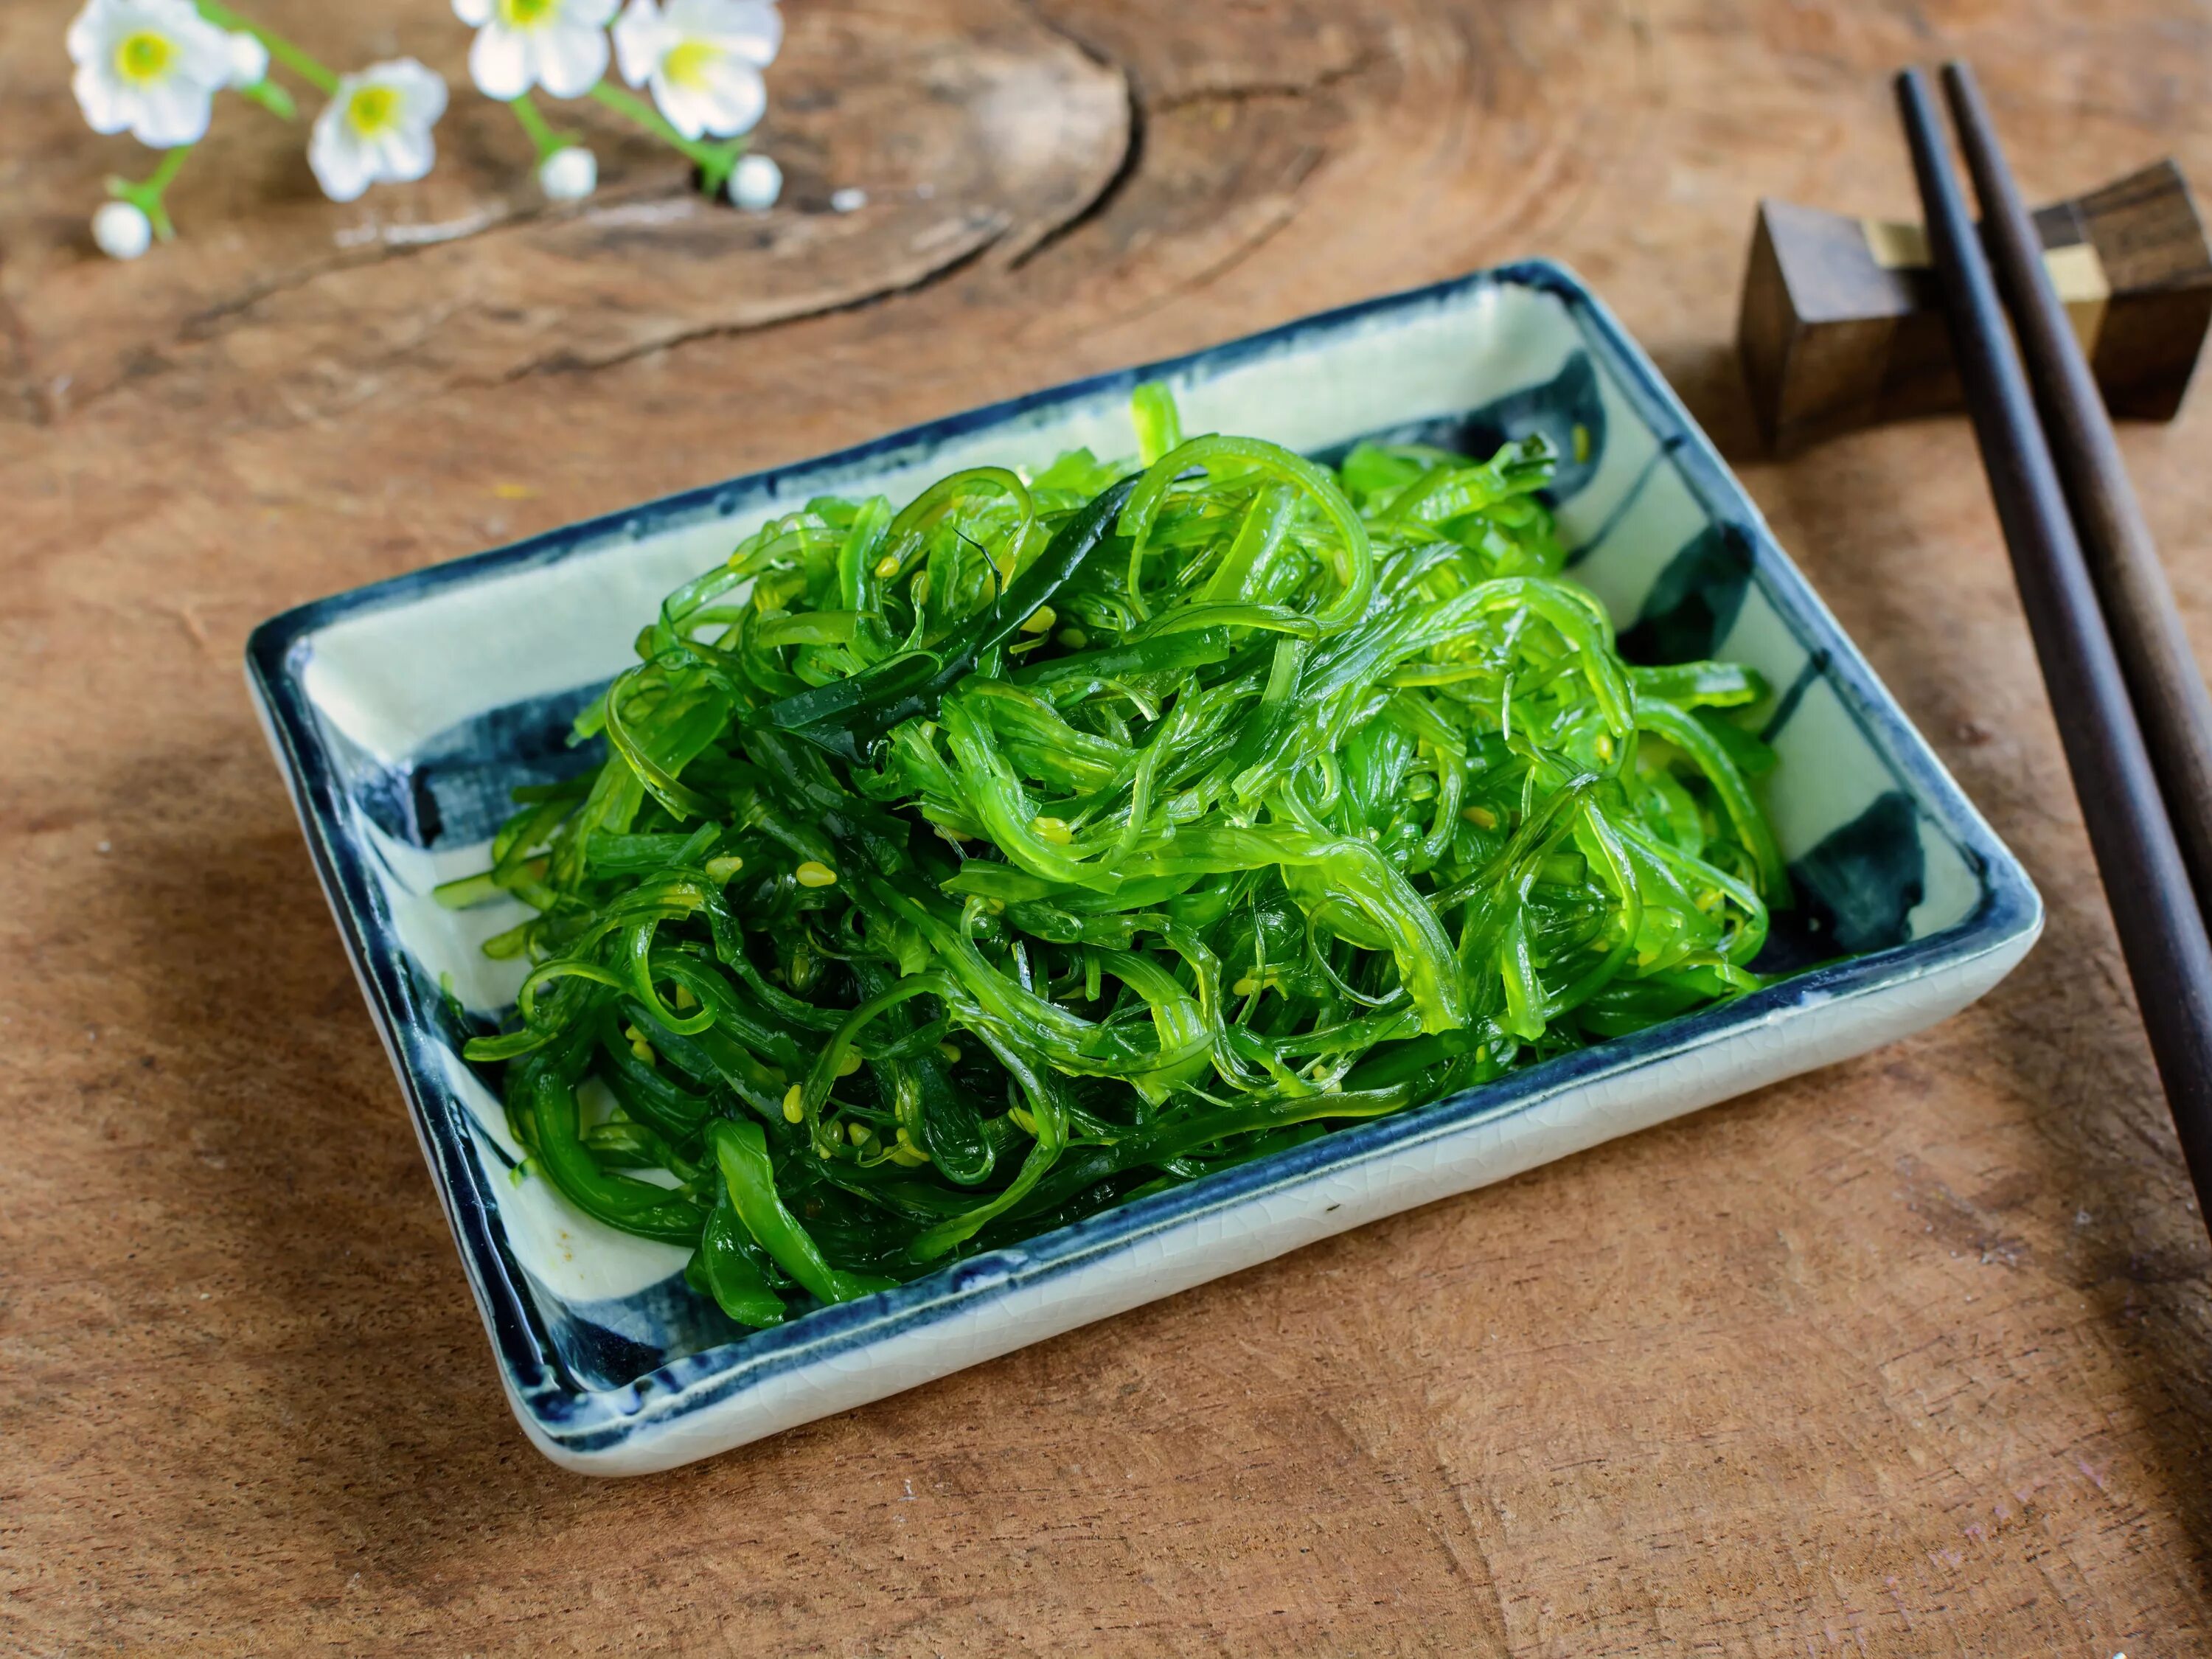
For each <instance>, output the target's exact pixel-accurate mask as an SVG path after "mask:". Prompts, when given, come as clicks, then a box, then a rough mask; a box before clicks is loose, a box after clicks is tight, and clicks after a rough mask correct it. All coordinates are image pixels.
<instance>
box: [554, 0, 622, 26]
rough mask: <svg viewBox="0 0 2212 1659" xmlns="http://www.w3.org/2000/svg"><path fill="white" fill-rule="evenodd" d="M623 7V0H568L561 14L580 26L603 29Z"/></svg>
mask: <svg viewBox="0 0 2212 1659" xmlns="http://www.w3.org/2000/svg"><path fill="white" fill-rule="evenodd" d="M621 9H622V0H568V5H567V6H566V7H565V8H563V9H562V13H561V15H562V17H563V18H565V19H566V20H567V21H569V22H571V23H574V24H576V25H578V26H579V27H590V28H595V29H603V28H605V27H606V26H607V25H608V24H609V23H611V22H612V21H614V17H615V14H616V13H617V12H618V11H620V10H621Z"/></svg>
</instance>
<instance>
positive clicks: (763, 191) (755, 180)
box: [730, 154, 783, 213]
mask: <svg viewBox="0 0 2212 1659" xmlns="http://www.w3.org/2000/svg"><path fill="white" fill-rule="evenodd" d="M782 194H783V169H782V168H781V167H778V166H776V164H775V158H774V157H773V156H768V155H757V154H755V155H741V156H739V157H738V164H737V166H736V167H732V169H731V170H730V200H731V201H732V202H733V203H735V204H737V205H738V206H739V207H741V208H744V209H747V210H750V211H751V212H754V213H760V212H763V211H764V210H767V209H769V208H772V207H774V206H775V198H776V197H779V196H781V195H782Z"/></svg>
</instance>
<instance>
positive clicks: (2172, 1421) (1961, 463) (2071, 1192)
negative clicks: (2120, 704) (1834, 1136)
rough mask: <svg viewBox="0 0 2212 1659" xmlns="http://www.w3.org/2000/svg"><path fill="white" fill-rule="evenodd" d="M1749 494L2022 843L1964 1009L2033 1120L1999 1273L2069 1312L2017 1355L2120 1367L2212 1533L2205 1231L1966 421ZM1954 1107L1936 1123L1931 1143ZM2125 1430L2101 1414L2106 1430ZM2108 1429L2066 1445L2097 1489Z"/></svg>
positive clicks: (1857, 449)
mask: <svg viewBox="0 0 2212 1659" xmlns="http://www.w3.org/2000/svg"><path fill="white" fill-rule="evenodd" d="M1908 486H1909V488H1908ZM1762 493H1764V494H1767V495H1771V496H1772V497H1774V498H1775V499H1773V500H1771V501H1768V502H1765V503H1763V505H1765V506H1766V507H1767V509H1768V512H1769V514H1770V517H1771V520H1772V521H1773V523H1774V527H1775V531H1776V533H1777V535H1778V537H1779V538H1780V539H1781V540H1782V541H1783V543H1784V545H1785V546H1787V547H1788V548H1789V549H1790V552H1791V553H1792V555H1793V556H1795V557H1796V559H1797V560H1798V562H1799V563H1800V564H1801V565H1802V567H1803V568H1804V570H1805V572H1806V574H1807V575H1808V577H1809V578H1810V579H1811V580H1812V581H1813V583H1814V586H1816V587H1817V588H1819V589H1820V592H1821V594H1822V596H1823V597H1824V598H1825V599H1826V600H1827V602H1828V603H1829V605H1831V607H1832V609H1834V611H1836V612H1837V614H1838V618H1839V620H1840V621H1841V622H1842V623H1843V625H1844V629H1846V631H1848V632H1849V633H1850V635H1851V636H1852V637H1853V638H1854V639H1855V640H1857V641H1858V642H1859V643H1860V645H1861V646H1862V647H1863V649H1864V650H1865V651H1866V653H1867V656H1868V658H1869V660H1870V661H1871V662H1872V663H1873V665H1874V666H1875V670H1876V671H1878V672H1879V673H1880V674H1881V677H1882V678H1883V679H1884V681H1885V682H1887V684H1889V685H1890V687H1891V688H1892V689H1893V690H1894V691H1895V693H1896V694H1897V696H1898V699H1899V702H1901V703H1902V704H1903V705H1904V707H1905V710H1906V712H1907V713H1908V714H1910V715H1911V717H1912V718H1913V720H1915V722H1916V723H1917V725H1918V726H1920V728H1921V729H1922V731H1923V732H1925V733H1926V734H1927V735H1928V736H1929V739H1930V741H1931V742H1932V743H1933V744H1935V746H1936V749H1937V750H1938V752H1939V753H1940V754H1941V755H1942V758H1943V760H1944V762H1945V763H1946V764H1947V765H1948V766H1949V767H1950V768H1951V769H1953V770H1954V773H1955V774H1956V775H1958V777H1959V779H1960V782H1961V783H1962V784H1963V785H1965V787H1966V790H1967V793H1969V794H1970V795H1971V796H1972V798H1973V799H1974V800H1975V801H1976V803H1977V804H1978V805H1979V806H1980V807H1981V809H1982V811H1984V813H1985V814H1986V815H1987V816H1988V817H1989V818H1990V822H1991V823H1992V824H1993V825H1994V826H1995V828H1996V830H1997V833H1998V834H1999V835H2000V836H2002V837H2004V839H2005V840H2006V841H2007V842H2008V843H2009V844H2010V845H2011V846H2012V847H2013V848H2014V849H2015V851H2016V852H2017V853H2018V854H2020V856H2021V860H2022V861H2023V862H2024V863H2025V864H2026V865H2027V867H2028V869H2029V871H2030V872H2031V874H2032V875H2033V878H2034V879H2035V881H2036V883H2037V884H2038V885H2039V887H2040V888H2041V890H2042V891H2043V895H2044V898H2045V904H2046V905H2047V907H2048V909H2049V922H2048V925H2047V928H2046V931H2045V935H2044V938H2043V939H2042V941H2041V943H2040V944H2039V945H2038V946H2037V948H2036V949H2035V951H2033V953H2032V954H2031V955H2030V956H2029V957H2028V958H2027V962H2026V963H2023V964H2022V965H2021V968H2020V969H2017V970H2016V971H2015V974H2014V975H2013V976H2012V977H2011V978H2010V979H2009V980H2008V981H2006V982H2005V984H2003V985H2002V986H2001V987H1998V989H1997V990H1996V992H1994V993H1993V994H1991V996H1990V999H1989V1000H1988V1001H1987V1003H1985V1004H1984V1006H1983V1007H1982V1008H1980V1009H1979V1010H1977V1011H1976V1012H1974V1013H1972V1015H1969V1016H1966V1017H1965V1018H1972V1019H1973V1020H1976V1021H1978V1022H1983V1023H1984V1024H1985V1025H1992V1026H1994V1027H1995V1028H1996V1030H1997V1032H1998V1033H1999V1034H2000V1035H1999V1036H1998V1038H1997V1040H1996V1041H1991V1040H1990V1036H1987V1035H1984V1036H1982V1037H1981V1038H1980V1039H1979V1040H1978V1042H1977V1044H1976V1048H1977V1051H1978V1054H1982V1055H1994V1056H1996V1059H1997V1060H1998V1062H1999V1064H2001V1066H2002V1076H2001V1077H2000V1078H1997V1079H1990V1080H1989V1083H1990V1085H1991V1086H1994V1087H1996V1088H1997V1089H1998V1090H2000V1091H2002V1094H2003V1095H2004V1096H2005V1097H2008V1100H2009V1101H2010V1102H2012V1103H2016V1109H2017V1120H2016V1121H2018V1123H2019V1125H2020V1127H2021V1130H2022V1131H2024V1133H2018V1134H2010V1133H2008V1136H2007V1139H2006V1141H2005V1145H2004V1149H2003V1152H2002V1156H2003V1157H2004V1158H2006V1159H2008V1160H2009V1161H2010V1162H2012V1163H2013V1164H2016V1165H2019V1166H2021V1167H2019V1169H2018V1170H2017V1173H2016V1174H2015V1175H2013V1176H2008V1177H2007V1178H2006V1179H2005V1180H2004V1181H2002V1182H2000V1183H1998V1184H1999V1186H2000V1187H2002V1188H2004V1190H2003V1191H2002V1192H2001V1193H1996V1194H1994V1195H1993V1196H1991V1197H1990V1200H1989V1202H1988V1205H1987V1206H1984V1208H1985V1209H1987V1210H1989V1211H1990V1212H1996V1211H2001V1212H2002V1215H2003V1218H2004V1219H2003V1222H2002V1225H2003V1227H2005V1228H2008V1229H2014V1230H2017V1231H2020V1232H2022V1233H2025V1234H2027V1235H2028V1237H2031V1238H2032V1239H2033V1244H2034V1248H2033V1249H2032V1250H2031V1251H2029V1252H2027V1253H2026V1254H2024V1255H2022V1256H2021V1260H2019V1261H2017V1262H2010V1261H2008V1262H2007V1267H2008V1270H2016V1271H2018V1272H2020V1273H2022V1274H2024V1275H2028V1276H2029V1277H2028V1278H2027V1280H2026V1282H2024V1283H2022V1284H2021V1285H2020V1286H2019V1288H2018V1290H2017V1292H2016V1293H2017V1294H2018V1295H2019V1296H2021V1297H2034V1298H2039V1299H2040V1300H2041V1301H2042V1302H2043V1303H2045V1304H2047V1306H2048V1310H2049V1313H2048V1316H2049V1318H2050V1319H2051V1322H2052V1324H2053V1326H2054V1328H2063V1337H2062V1338H2061V1339H2060V1343H2061V1350H2053V1351H2046V1352H2045V1354H2043V1355H2039V1356H2031V1357H2029V1358H2027V1360H2026V1361H2024V1363H2027V1364H2032V1365H2035V1366H2040V1365H2042V1364H2065V1365H2067V1366H2069V1367H2071V1368H2073V1369H2070V1370H2068V1371H2067V1372H2066V1373H2064V1374H2065V1375H2066V1376H2068V1378H2069V1381H2071V1382H2074V1383H2077V1384H2081V1383H2082V1382H2083V1376H2084V1373H2087V1374H2088V1375H2089V1376H2092V1377H2093V1376H2094V1375H2095V1373H2096V1371H2097V1370H2098V1368H2100V1367H2103V1366H2109V1367H2110V1368H2111V1369H2112V1370H2113V1371H2116V1372H2117V1373H2118V1375H2119V1376H2121V1377H2122V1378H2124V1392H2125V1396H2126V1401H2125V1406H2124V1408H2123V1409H2122V1410H2121V1411H2120V1412H2118V1413H2115V1414H2114V1415H2115V1416H2117V1417H2118V1418H2120V1419H2129V1418H2132V1419H2135V1424H2136V1425H2138V1426H2139V1431H2140V1432H2141V1433H2142V1435H2143V1436H2144V1437H2147V1438H2148V1442H2149V1443H2150V1445H2151V1446H2152V1447H2154V1449H2155V1453H2156V1455H2155V1457H2154V1459H2153V1460H2147V1464H2146V1467H2145V1468H2142V1471H2141V1474H2142V1476H2143V1477H2144V1478H2145V1479H2146V1480H2148V1481H2149V1482H2152V1483H2154V1484H2155V1485H2157V1486H2160V1488H2162V1491H2161V1494H2160V1495H2161V1496H2162V1498H2163V1499H2164V1502H2165V1504H2166V1507H2167V1508H2168V1509H2169V1510H2171V1511H2172V1513H2173V1514H2174V1515H2175V1516H2178V1517H2179V1520H2180V1522H2181V1523H2182V1526H2183V1528H2184V1529H2185V1531H2186V1532H2187V1533H2189V1534H2191V1535H2192V1536H2194V1537H2197V1538H2199V1539H2202V1538H2204V1537H2207V1536H2212V1484H2208V1483H2206V1482H2204V1481H2203V1480H2201V1479H2198V1478H2197V1472H2201V1471H2202V1469H2203V1467H2204V1460H2205V1457H2206V1455H2207V1449H2208V1446H2212V1368H2208V1367H2207V1366H2206V1364H2205V1359H2204V1357H2205V1355H2206V1353H2207V1352H2212V1319H2208V1317H2207V1308H2208V1303H2207V1298H2206V1295H2205V1289H2206V1279H2207V1276H2208V1273H2212V1249H2208V1244H2207V1240H2206V1237H2205V1229H2204V1224H2203V1219H2202V1218H2201V1217H2200V1216H2199V1215H2198V1214H2197V1211H2196V1208H2195V1206H2194V1202H2193V1200H2192V1197H2191V1188H2190V1184H2189V1181H2188V1178H2187V1176H2186V1173H2185V1170H2184V1167H2183V1165H2182V1163H2181V1158H2180V1152H2179V1146H2178V1143H2177V1142H2176V1141H2175V1139H2174V1136H2173V1132H2172V1121H2171V1120H2170V1118H2169V1117H2168V1115H2167V1112H2166V1102H2165V1098H2164V1096H2163V1094H2162V1092H2161V1091H2160V1085H2159V1081H2158V1077H2157V1073H2156V1072H2155V1071H2154V1068H2153V1066H2152V1064H2151V1061H2150V1055H2149V1050H2148V1045H2147V1043H2146V1042H2145V1039H2144V1037H2143V1035H2142V1028H2141V1025H2140V1024H2139V1022H2138V1019H2137V1016H2136V1009H2135V1005H2134V1001H2133V1000H2132V995H2131V992H2130V986H2129V983H2128V981H2127V976H2126V970H2125V968H2124V964H2123V963H2122V961H2121V959H2120V957H2119V953H2118V945H2117V943H2116V941H2115V939H2114V938H2113V935H2112V922H2111V918H2110V915H2109V913H2108V912H2107V910H2106V907H2105V902H2104V895H2103V891H2102V890H2101V888H2100V885H2099V884H2098V881H2097V878H2096V873H2095V866H2094V864H2093V862H2092V861H2091V860H2090V857H2089V854H2088V848H2087V842H2086V840H2085V838H2084V836H2083V834H2082V831H2081V823H2080V819H2079V816H2078V814H2077V812H2076V811H2075V806H2074V801H2073V798H2072V794H2071V784H2070V781H2069V778H2068V775H2067V774H2066V771H2065V769H2064V767H2063V761H2062V758H2061V755H2060V750H2059V747H2058V744H2057V735H2056V731H2055V728H2054V727H2053V726H2052V725H2051V717H2050V714H2049V712H2048V707H2047V704H2046V703H2045V702H2044V701H2043V696H2042V692H2041V690H2040V687H2039V685H2037V684H2035V681H2034V678H2033V668H2032V667H2031V666H2030V665H2031V664H2032V662H2033V658H2032V656H2031V655H2030V654H2029V647H2028V642H2027V634H2026V624H2025V623H2024V622H2023V621H2022V620H2021V615H2020V611H2019V609H2018V604H2017V600H2016V598H2015V592H2014V590H2013V587H2012V585H2011V577H2010V572H2009V568H2008V565H2007V563H2006V562H2005V560H2004V558H2003V556H2002V552H2001V551H2000V550H1998V548H1999V544H1997V539H1996V537H1997V532H1996V524H1995V520H1994V517H1993V509H1992V508H1991V507H1990V501H1989V496H1988V491H1987V487H1986V484H1985V483H1984V479H1983V477H1982V473H1981V471H1980V468H1979V465H1978V462H1977V461H1976V459H1975V457H1974V451H1973V447H1972V439H1971V436H1970V435H1969V432H1968V428H1966V422H1965V421H1964V419H1963V417H1960V418H1959V419H1957V420H1955V421H1937V422H1923V423H1921V424H1919V425H1917V426H1916V427H1914V428H1911V429H1909V430H1908V429H1899V430H1897V431H1893V432H1887V433H1869V434H1862V435H1855V436H1852V437H1849V438H1845V439H1840V440H1838V441H1833V442H1832V443H1830V444H1827V445H1824V446H1821V447H1818V448H1815V449H1814V450H1813V451H1811V452H1809V453H1808V454H1807V455H1806V456H1804V457H1802V458H1801V459H1797V460H1796V461H1794V462H1793V463H1792V464H1791V465H1789V466H1786V467H1779V468H1775V469H1772V470H1771V471H1770V472H1768V473H1766V474H1765V475H1763V479H1762ZM1954 1127H1955V1126H1947V1125H1940V1124H1931V1125H1930V1126H1929V1129H1930V1133H1931V1139H1942V1138H1945V1137H1946V1136H1948V1135H1949V1134H1950V1133H1952V1132H1953V1130H1954ZM2006 1127H2007V1129H2008V1130H2009V1129H2010V1128H2011V1127H2012V1126H2011V1125H2009V1124H2008V1125H2007V1126H2006ZM1947 1201H1950V1202H1956V1203H1958V1205H1959V1207H1960V1210H1961V1211H1962V1212H1968V1211H1972V1210H1973V1209H1974V1206H1973V1205H1972V1204H1971V1203H1967V1202H1964V1201H1959V1200H1948V1198H1947ZM1957 1219H1958V1221H1959V1224H1960V1226H1961V1227H1963V1228H1964V1229H1965V1230H1966V1231H1963V1232H1961V1234H1960V1239H1961V1241H1963V1243H1962V1244H1961V1248H1962V1249H1963V1248H1966V1247H1967V1246H1968V1245H1970V1244H1971V1243H1972V1237H1971V1236H1972V1235H1975V1234H1976V1233H1978V1232H1989V1231H1991V1230H1992V1225H1993V1224H1992V1221H1991V1217H1990V1214H1985V1213H1975V1214H1966V1213H1962V1214H1961V1215H1960V1217H1959V1218H1957ZM1938 1231H1940V1229H1938ZM2006 1254H2007V1253H2006V1252H2004V1251H1998V1252H1997V1253H1996V1255H1997V1256H1998V1258H1999V1259H2003V1258H2004V1256H2005V1255H2006ZM1989 1259H1990V1254H1989V1253H1988V1252H1984V1260H1989ZM2037 1280H2040V1281H2042V1282H2040V1283H2037V1282H2036V1281H2037ZM2062 1350H2063V1358H2061V1357H2060V1352H2061V1351H2062ZM2126 1426H2127V1425H2125V1424H2124V1421H2123V1422H2118V1423H2115V1425H2114V1432H2113V1435H2112V1438H2113V1439H2114V1440H2115V1441H2117V1440H2118V1439H2120V1438H2121V1437H2123V1435H2124V1431H2125V1428H2126ZM2104 1438H2105V1437H2103V1436H2102V1435H2093V1436H2090V1437H2086V1438H2085V1440H2084V1442H2083V1443H2081V1445H2079V1446H2077V1447H2071V1448H2066V1449H2063V1451H2061V1453H2060V1455H2062V1457H2063V1459H2066V1460H2069V1467H2070V1468H2077V1469H2078V1470H2079V1471H2080V1472H2081V1474H2082V1475H2084V1476H2085V1477H2086V1478H2087V1479H2089V1480H2092V1481H2093V1482H2094V1483H2095V1484H2097V1485H2098V1486H2100V1488H2102V1487H2104V1486H2105V1474H2106V1467H2105V1466H2106V1465H2108V1464H2109V1462H2111V1459H2110V1458H2109V1457H2107V1456H2106V1455H2104V1454H2103V1453H2102V1452H2101V1451H2100V1442H2102V1441H2103V1439H2104ZM2114 1496H2115V1501H2118V1494H2117V1492H2116V1493H2115V1494H2114ZM2202 1560H2203V1558H2201V1557H2200V1562H2201V1561H2202ZM2206 1582H2207V1583H2208V1584H2212V1577H2208V1579H2207V1581H2206Z"/></svg>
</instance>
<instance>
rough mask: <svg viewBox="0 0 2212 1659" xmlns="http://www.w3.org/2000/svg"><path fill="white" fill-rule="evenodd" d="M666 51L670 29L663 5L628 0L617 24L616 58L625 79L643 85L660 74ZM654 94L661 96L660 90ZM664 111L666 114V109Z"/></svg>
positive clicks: (636, 85) (651, 1) (644, 0)
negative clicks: (626, 6)
mask: <svg viewBox="0 0 2212 1659" xmlns="http://www.w3.org/2000/svg"><path fill="white" fill-rule="evenodd" d="M667 51H668V39H667V30H666V28H665V25H664V24H663V23H662V21H661V17H660V8H659V6H657V5H655V4H653V0H629V9H628V10H627V11H625V12H623V15H622V21H620V22H618V23H617V24H616V25H615V57H616V58H617V60H618V61H619V62H620V64H621V65H622V73H623V80H625V81H627V82H629V83H630V85H632V86H634V87H641V86H643V85H644V84H645V83H646V82H647V81H649V80H652V79H653V77H654V76H655V75H656V74H658V73H659V69H660V60H661V58H663V57H664V56H665V55H666V53H667ZM653 95H654V98H655V100H658V99H659V93H658V92H656V93H655V94H653ZM662 113H663V114H665V113H667V112H666V110H665V109H664V110H663V111H662Z"/></svg>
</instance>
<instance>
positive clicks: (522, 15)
mask: <svg viewBox="0 0 2212 1659" xmlns="http://www.w3.org/2000/svg"><path fill="white" fill-rule="evenodd" d="M559 9H560V0H499V21H501V22H502V23H504V24H506V25H507V27H509V28H516V29H527V28H535V27H537V26H538V24H540V23H542V22H544V21H545V20H546V19H547V18H549V17H550V16H551V15H553V14H554V13H555V12H556V11H557V10H559Z"/></svg>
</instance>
